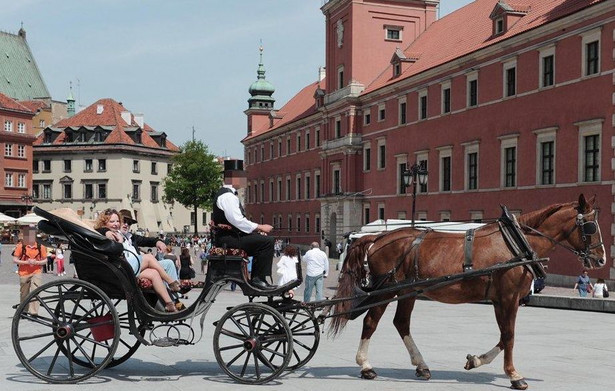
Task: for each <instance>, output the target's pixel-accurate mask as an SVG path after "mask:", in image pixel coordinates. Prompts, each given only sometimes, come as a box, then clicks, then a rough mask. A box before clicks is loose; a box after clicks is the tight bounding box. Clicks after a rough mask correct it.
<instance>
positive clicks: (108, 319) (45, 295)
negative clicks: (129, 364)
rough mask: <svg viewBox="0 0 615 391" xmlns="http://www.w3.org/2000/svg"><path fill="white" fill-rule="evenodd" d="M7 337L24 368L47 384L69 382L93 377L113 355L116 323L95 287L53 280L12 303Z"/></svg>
mask: <svg viewBox="0 0 615 391" xmlns="http://www.w3.org/2000/svg"><path fill="white" fill-rule="evenodd" d="M32 302H36V303H38V306H37V305H34V306H32V305H31V303H32ZM36 307H38V309H36ZM11 337H12V339H13V348H14V349H15V352H16V353H17V357H18V358H19V360H20V361H21V363H22V364H23V366H24V367H25V368H26V369H27V370H28V371H30V373H32V374H33V375H35V376H36V377H38V378H40V379H42V380H44V381H46V382H49V383H59V384H71V383H77V382H80V381H83V380H86V379H88V378H90V377H92V376H94V375H95V374H96V373H98V372H99V371H100V370H102V369H103V368H104V367H105V366H106V365H107V364H108V363H109V362H110V361H111V360H112V359H113V355H114V354H115V351H116V349H117V346H118V343H119V340H120V323H119V318H118V315H117V311H116V310H115V307H114V306H113V303H112V302H111V300H110V299H109V297H108V296H107V295H106V294H105V293H104V292H103V291H102V290H100V288H98V287H96V286H94V285H92V284H90V283H88V282H86V281H81V280H57V281H53V282H50V283H47V284H45V285H42V286H40V287H39V288H37V289H36V290H35V291H33V292H32V293H30V294H29V295H28V296H27V297H26V299H25V300H24V301H23V303H21V304H20V305H19V307H17V311H16V312H15V316H14V317H13V326H12V329H11Z"/></svg>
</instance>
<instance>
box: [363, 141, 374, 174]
mask: <svg viewBox="0 0 615 391" xmlns="http://www.w3.org/2000/svg"><path fill="white" fill-rule="evenodd" d="M368 149H369V168H368V160H367V159H368V156H367V152H366V151H367V150H368ZM371 160H372V143H371V141H368V142H365V143H363V172H370V171H371V170H372V162H371Z"/></svg>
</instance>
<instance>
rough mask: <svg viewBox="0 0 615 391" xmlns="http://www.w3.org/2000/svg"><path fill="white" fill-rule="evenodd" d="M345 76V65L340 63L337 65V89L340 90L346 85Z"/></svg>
mask: <svg viewBox="0 0 615 391" xmlns="http://www.w3.org/2000/svg"><path fill="white" fill-rule="evenodd" d="M344 77H345V74H344V66H343V65H340V66H338V67H337V80H336V81H337V83H336V84H337V89H338V90H341V89H342V88H344V87H345V85H344V84H345V83H344Z"/></svg>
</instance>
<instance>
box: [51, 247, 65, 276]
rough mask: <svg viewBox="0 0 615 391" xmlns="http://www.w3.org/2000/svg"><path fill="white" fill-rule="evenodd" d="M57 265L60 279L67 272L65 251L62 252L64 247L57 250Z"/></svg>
mask: <svg viewBox="0 0 615 391" xmlns="http://www.w3.org/2000/svg"><path fill="white" fill-rule="evenodd" d="M55 263H56V273H57V275H58V277H60V276H64V275H66V270H64V251H62V247H58V249H57V250H56V257H55ZM52 270H53V269H52Z"/></svg>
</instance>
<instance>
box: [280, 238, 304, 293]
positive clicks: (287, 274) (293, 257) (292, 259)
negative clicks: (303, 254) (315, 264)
mask: <svg viewBox="0 0 615 391" xmlns="http://www.w3.org/2000/svg"><path fill="white" fill-rule="evenodd" d="M298 254H299V251H297V247H295V246H286V248H284V254H283V255H282V257H281V258H280V260H279V261H278V263H277V267H278V268H277V270H276V273H277V274H278V285H285V284H288V283H289V282H291V281H294V280H296V279H297V263H299V258H298ZM287 293H288V295H289V296H290V297H291V298H292V297H293V296H294V295H295V293H294V292H293V290H292V289H291V290H289V291H288V292H287Z"/></svg>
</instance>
